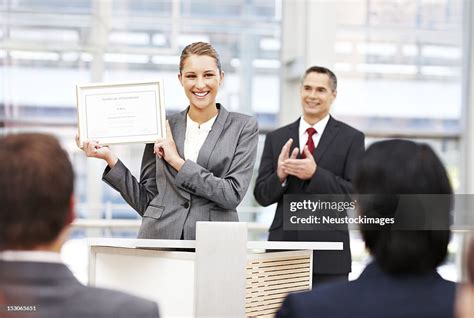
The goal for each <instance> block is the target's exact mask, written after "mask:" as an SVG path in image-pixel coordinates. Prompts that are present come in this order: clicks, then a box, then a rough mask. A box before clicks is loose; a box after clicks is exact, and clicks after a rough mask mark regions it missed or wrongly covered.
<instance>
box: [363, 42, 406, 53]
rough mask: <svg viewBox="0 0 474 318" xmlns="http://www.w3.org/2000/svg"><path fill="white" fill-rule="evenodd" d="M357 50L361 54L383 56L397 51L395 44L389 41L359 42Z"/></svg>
mask: <svg viewBox="0 0 474 318" xmlns="http://www.w3.org/2000/svg"><path fill="white" fill-rule="evenodd" d="M357 50H358V51H359V53H361V54H373V55H382V56H392V55H395V53H397V47H396V45H395V44H389V43H359V44H358V45H357Z"/></svg>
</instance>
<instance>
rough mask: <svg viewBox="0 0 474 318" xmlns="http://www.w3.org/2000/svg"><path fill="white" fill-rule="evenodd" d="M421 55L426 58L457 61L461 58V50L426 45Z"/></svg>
mask: <svg viewBox="0 0 474 318" xmlns="http://www.w3.org/2000/svg"><path fill="white" fill-rule="evenodd" d="M421 54H422V55H423V56H426V57H434V58H442V59H449V60H457V59H460V58H461V49H460V48H457V47H449V46H441V45H426V46H424V47H423V48H422V50H421Z"/></svg>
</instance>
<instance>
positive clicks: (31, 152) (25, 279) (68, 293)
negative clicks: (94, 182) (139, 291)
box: [0, 134, 158, 318]
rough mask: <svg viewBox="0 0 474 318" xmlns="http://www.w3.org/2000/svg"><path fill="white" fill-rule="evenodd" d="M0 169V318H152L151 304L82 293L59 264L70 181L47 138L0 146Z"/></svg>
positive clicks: (7, 140) (69, 212)
mask: <svg viewBox="0 0 474 318" xmlns="http://www.w3.org/2000/svg"><path fill="white" fill-rule="evenodd" d="M0 162H1V164H0V202H1V203H0V295H1V297H0V317H48V318H54V317H114V318H117V317H158V307H157V305H156V303H154V302H152V301H149V300H145V299H142V298H138V297H134V296H131V295H127V294H125V293H122V292H117V291H112V290H106V289H100V288H92V287H86V286H83V285H81V284H80V283H79V281H77V279H76V278H75V277H74V276H73V274H72V273H71V272H70V271H69V269H68V268H67V267H66V266H65V265H64V264H63V263H62V262H61V259H60V255H59V252H60V249H61V246H62V245H63V243H64V242H65V240H66V238H67V237H68V232H69V231H68V229H69V227H70V224H71V222H72V221H73V219H74V196H73V183H74V173H73V170H72V166H71V163H70V161H69V159H68V155H67V154H66V152H65V151H64V150H63V149H62V148H61V146H60V145H59V143H58V141H57V140H56V139H55V138H54V137H51V136H48V135H43V134H19V135H10V136H6V137H3V138H0ZM16 310H20V311H16Z"/></svg>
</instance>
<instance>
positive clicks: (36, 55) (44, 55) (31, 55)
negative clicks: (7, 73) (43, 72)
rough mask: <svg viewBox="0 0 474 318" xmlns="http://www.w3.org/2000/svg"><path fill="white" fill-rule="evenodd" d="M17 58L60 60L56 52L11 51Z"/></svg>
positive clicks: (13, 56) (11, 55) (14, 57)
mask: <svg viewBox="0 0 474 318" xmlns="http://www.w3.org/2000/svg"><path fill="white" fill-rule="evenodd" d="M10 57H11V58H13V59H15V60H38V61H59V54H58V53H54V52H31V51H10Z"/></svg>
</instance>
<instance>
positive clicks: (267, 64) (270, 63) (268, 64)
mask: <svg viewBox="0 0 474 318" xmlns="http://www.w3.org/2000/svg"><path fill="white" fill-rule="evenodd" d="M252 64H253V66H254V67H257V68H279V67H280V61H278V60H253V63H252Z"/></svg>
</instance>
